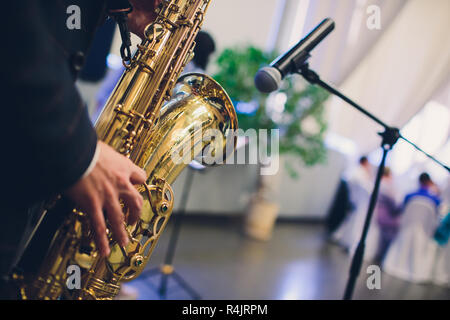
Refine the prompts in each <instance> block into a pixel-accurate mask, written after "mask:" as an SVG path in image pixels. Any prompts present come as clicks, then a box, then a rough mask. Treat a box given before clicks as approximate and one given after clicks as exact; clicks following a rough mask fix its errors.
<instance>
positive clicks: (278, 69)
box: [255, 18, 334, 93]
mask: <svg viewBox="0 0 450 320" xmlns="http://www.w3.org/2000/svg"><path fill="white" fill-rule="evenodd" d="M333 30H334V21H333V20H332V19H330V18H327V19H325V20H323V21H322V22H321V23H320V24H319V25H318V26H317V27H316V28H315V29H314V30H313V31H311V32H310V33H309V34H308V35H307V36H306V37H305V38H304V39H302V40H300V42H299V43H297V44H296V45H295V46H293V47H292V48H291V49H290V50H289V51H288V52H286V53H285V54H283V55H281V56H279V57H278V58H277V59H275V60H274V61H273V62H272V63H271V64H270V66H268V67H264V68H262V69H260V70H259V71H258V72H257V73H256V76H255V86H256V88H257V89H258V90H259V91H261V92H263V93H269V92H272V91H275V90H277V89H278V88H279V86H280V84H281V81H282V80H283V78H284V77H285V76H287V75H288V74H290V73H295V72H297V71H298V70H299V69H300V67H301V66H302V65H303V64H304V63H305V62H306V60H308V58H309V57H310V55H309V53H310V52H311V51H312V50H313V49H314V48H315V47H316V46H317V45H318V44H319V43H320V42H321V41H322V40H323V39H324V38H325V37H326V36H327V35H328V34H329V33H330V32H331V31H333Z"/></svg>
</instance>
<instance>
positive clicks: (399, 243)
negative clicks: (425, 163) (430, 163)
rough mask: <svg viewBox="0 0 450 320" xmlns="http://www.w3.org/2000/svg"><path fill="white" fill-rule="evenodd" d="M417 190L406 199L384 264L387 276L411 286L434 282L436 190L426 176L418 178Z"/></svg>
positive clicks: (437, 222) (428, 176)
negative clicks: (397, 228)
mask: <svg viewBox="0 0 450 320" xmlns="http://www.w3.org/2000/svg"><path fill="white" fill-rule="evenodd" d="M418 180H419V181H418V182H419V188H418V190H416V191H414V192H412V193H410V194H408V195H406V197H405V199H404V203H403V208H402V214H401V219H400V227H399V230H398V234H397V236H396V237H395V239H394V240H393V241H392V243H391V245H390V247H389V250H388V251H387V253H386V257H385V259H384V261H383V269H384V271H385V272H386V273H388V274H391V275H393V276H396V277H399V278H401V279H404V280H407V281H411V282H414V283H429V282H430V281H433V277H434V273H435V272H436V259H437V258H438V254H439V252H438V245H437V243H436V241H435V240H434V239H433V237H434V235H435V232H436V228H437V226H438V224H439V213H438V211H439V205H440V203H441V200H440V197H439V196H438V193H439V190H438V188H437V186H436V185H435V183H434V182H433V181H432V179H431V177H430V175H429V174H428V173H425V172H424V173H422V174H421V175H420V176H419V179H418Z"/></svg>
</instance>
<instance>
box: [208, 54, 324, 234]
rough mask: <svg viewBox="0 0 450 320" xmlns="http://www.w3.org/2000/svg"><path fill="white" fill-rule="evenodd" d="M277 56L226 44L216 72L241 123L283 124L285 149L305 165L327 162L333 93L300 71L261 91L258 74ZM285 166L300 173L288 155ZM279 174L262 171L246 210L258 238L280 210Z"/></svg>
mask: <svg viewBox="0 0 450 320" xmlns="http://www.w3.org/2000/svg"><path fill="white" fill-rule="evenodd" d="M275 57H276V53H265V52H263V51H262V50H261V49H258V48H256V47H254V46H246V47H235V48H228V49H225V50H224V51H223V52H222V53H221V54H220V55H219V57H218V59H217V67H218V71H217V73H216V74H215V75H214V78H215V79H216V80H217V81H218V82H219V83H220V84H221V85H222V86H223V87H224V88H225V90H226V91H227V92H228V94H229V95H230V97H231V99H232V100H233V101H234V103H235V106H236V110H237V113H238V119H239V127H240V128H241V129H243V130H244V131H246V130H248V129H251V128H252V129H256V130H258V129H268V132H270V129H279V132H280V141H279V151H280V155H283V154H291V155H294V156H295V157H290V158H291V159H298V160H299V161H301V162H302V163H303V164H304V165H306V166H313V165H315V164H317V163H320V162H323V161H325V159H326V148H325V145H324V134H325V131H326V128H327V126H326V121H325V118H324V103H325V101H326V100H327V99H328V96H329V95H328V93H327V92H325V91H324V90H323V89H321V88H319V87H316V86H312V85H309V84H307V83H306V82H305V81H304V80H303V79H302V78H301V77H300V76H291V77H288V78H287V79H286V80H285V81H284V82H283V85H282V87H281V88H280V90H278V91H277V92H275V93H272V94H270V95H267V94H262V93H260V92H259V91H258V90H257V89H256V87H255V86H254V82H253V78H254V75H255V74H256V72H257V71H258V70H259V68H260V67H261V66H263V65H267V64H269V63H270V62H271V61H272V60H273V59H274V58H275ZM294 161H296V160H294ZM284 168H285V169H286V170H287V172H288V173H289V174H290V176H291V177H293V178H297V177H298V172H297V171H296V170H295V169H294V167H293V166H292V164H291V163H290V162H289V161H285V166H284ZM274 179H275V178H274ZM274 179H272V178H271V177H270V176H264V177H262V176H260V179H259V181H258V184H257V186H256V192H255V194H254V195H253V196H252V201H251V202H250V206H249V209H248V214H247V215H246V217H247V227H246V231H247V234H248V235H250V236H252V237H254V238H258V239H262V240H263V239H269V238H270V235H271V232H272V228H273V225H274V222H275V219H276V217H277V215H278V211H279V206H278V204H277V203H276V201H274V200H273V197H272V194H271V193H272V192H271V190H270V188H271V187H273V186H274V185H277V184H276V183H272V182H271V181H272V180H274ZM272 191H273V190H272ZM255 215H256V216H255ZM255 224H256V225H255ZM258 224H259V226H258Z"/></svg>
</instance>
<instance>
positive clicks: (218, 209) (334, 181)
mask: <svg viewBox="0 0 450 320" xmlns="http://www.w3.org/2000/svg"><path fill="white" fill-rule="evenodd" d="M285 159H286V157H283V156H282V157H281V163H280V168H281V176H280V177H279V184H280V190H279V191H278V192H277V194H274V199H275V200H278V201H279V204H280V217H289V218H299V217H307V218H324V217H325V216H326V214H327V212H328V209H329V207H330V204H331V202H332V200H333V197H334V194H335V192H336V188H337V186H338V183H339V179H340V177H341V174H342V172H343V171H344V169H345V167H346V163H347V161H346V158H345V156H343V155H342V154H340V153H338V152H336V151H333V150H329V152H328V159H327V162H326V163H324V164H321V165H317V166H315V167H313V168H304V167H302V166H296V167H297V168H298V173H299V175H300V176H299V178H298V179H292V178H291V177H290V176H289V175H288V173H287V172H286V171H285V170H283V166H284V163H283V161H284V160H285ZM291 160H293V161H292V162H291V164H292V163H293V164H295V163H298V160H295V159H292V158H291ZM186 171H187V170H185V171H184V172H183V173H182V174H181V175H180V176H179V177H178V179H177V180H176V181H175V183H174V185H173V188H174V193H175V208H174V210H177V209H178V207H179V203H180V199H181V196H182V192H183V189H184V188H183V187H184V183H185V177H186ZM258 174H259V171H258V167H257V166H256V165H224V166H219V167H214V168H210V169H207V171H206V172H204V173H202V172H200V173H195V175H194V181H193V184H192V188H191V193H190V197H189V200H188V205H187V211H188V212H195V213H207V214H213V215H214V214H227V215H237V214H242V213H244V212H245V210H246V207H247V204H248V200H249V198H250V195H251V193H252V192H254V190H255V186H256V182H257V178H258V177H257V175H258Z"/></svg>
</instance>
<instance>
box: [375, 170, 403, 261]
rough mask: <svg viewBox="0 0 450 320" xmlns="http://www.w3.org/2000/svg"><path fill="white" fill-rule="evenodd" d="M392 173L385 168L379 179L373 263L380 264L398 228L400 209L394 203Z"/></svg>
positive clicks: (394, 193) (394, 194) (395, 191)
mask: <svg viewBox="0 0 450 320" xmlns="http://www.w3.org/2000/svg"><path fill="white" fill-rule="evenodd" d="M396 194H397V190H396V189H395V186H394V182H393V178H392V172H391V170H390V168H388V167H386V168H385V169H384V172H383V176H382V178H381V185H380V192H379V195H378V200H377V205H376V207H375V217H376V222H377V224H378V227H379V241H378V249H377V253H376V256H375V262H376V263H377V264H381V263H382V261H383V259H384V256H385V255H386V252H387V250H388V248H389V245H390V244H391V242H392V240H393V239H394V238H395V236H396V235H397V233H398V229H399V227H400V213H401V208H400V207H399V206H398V205H397V203H396Z"/></svg>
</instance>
